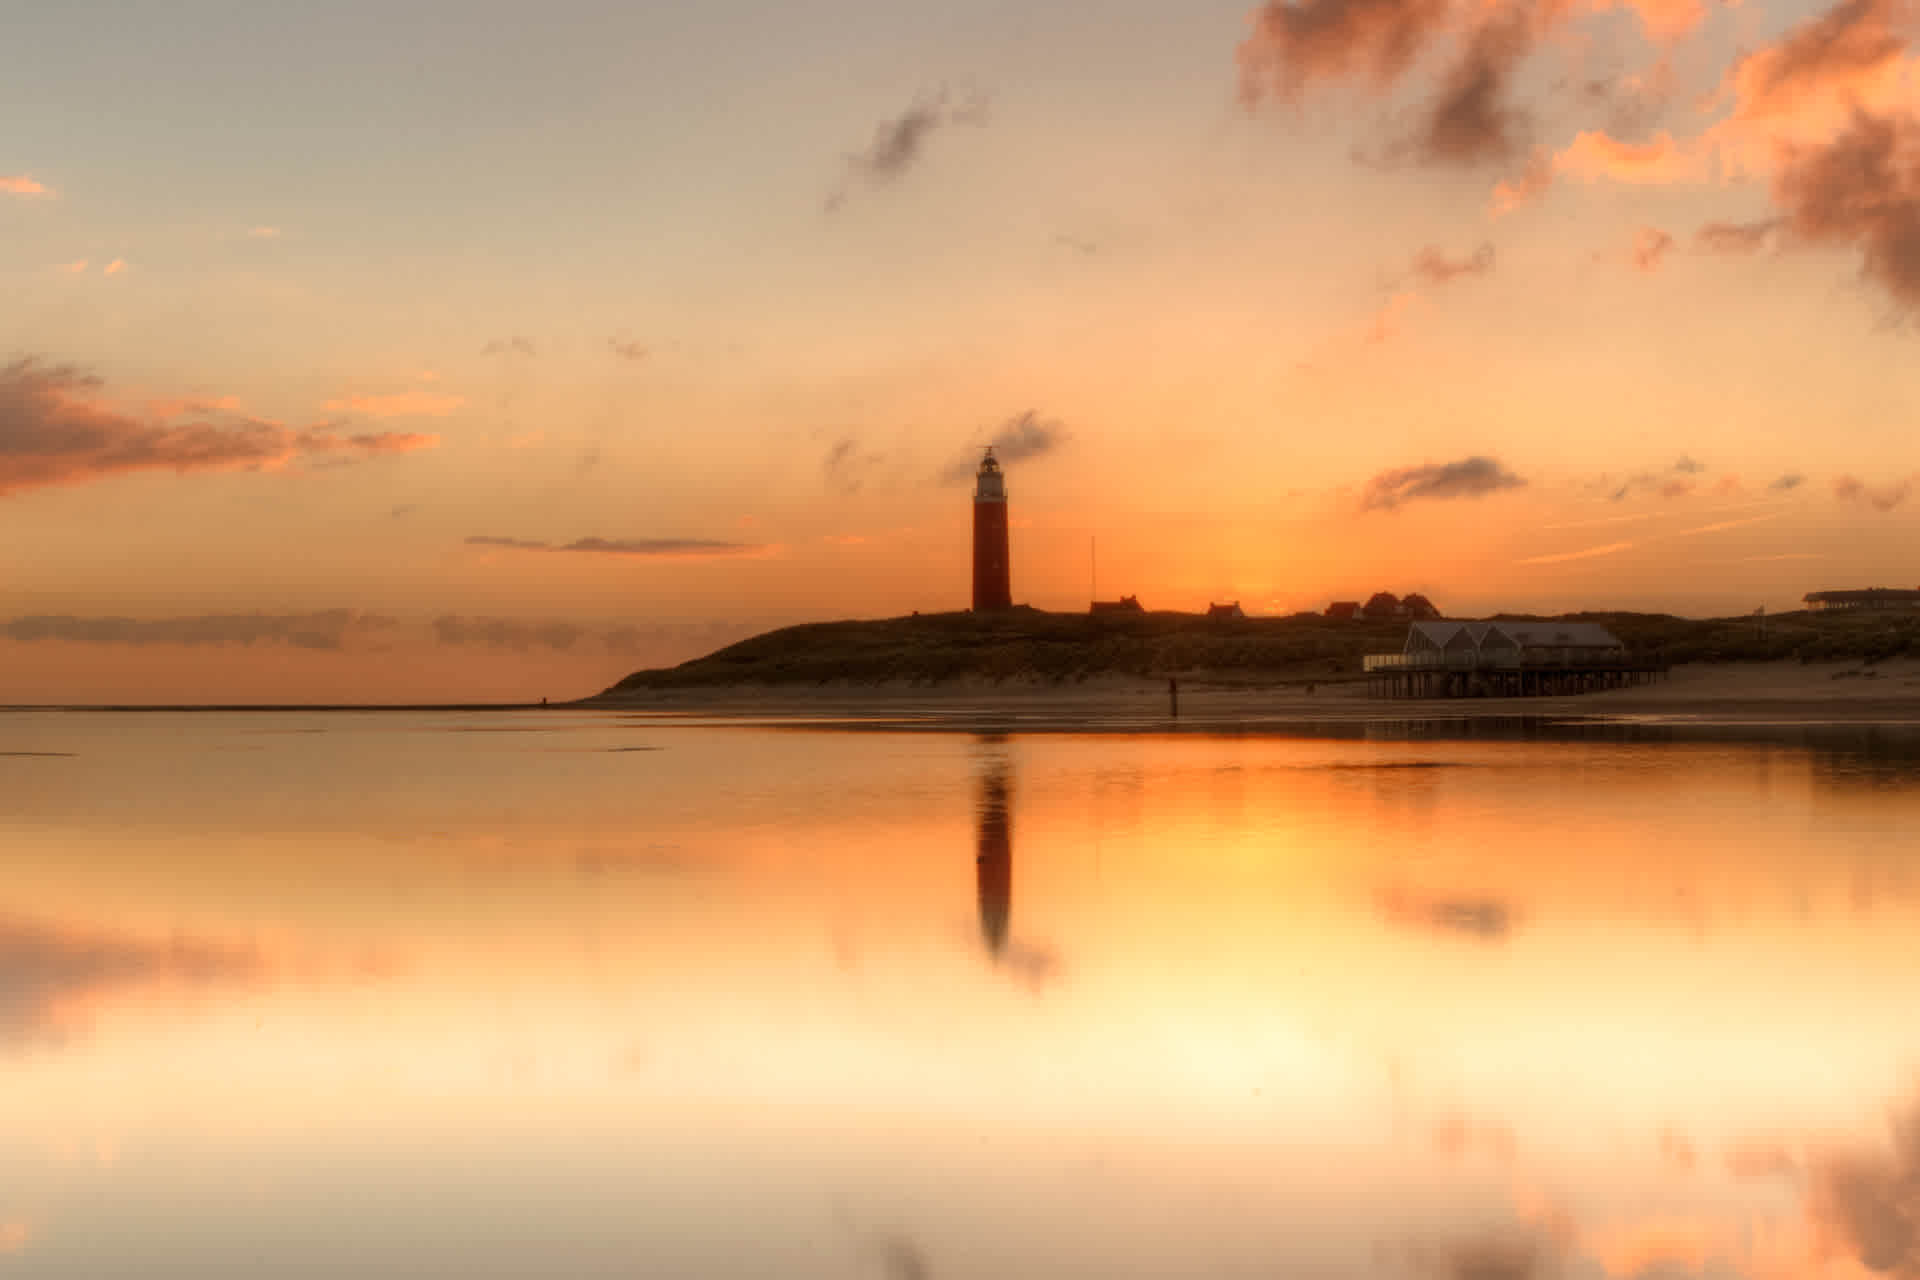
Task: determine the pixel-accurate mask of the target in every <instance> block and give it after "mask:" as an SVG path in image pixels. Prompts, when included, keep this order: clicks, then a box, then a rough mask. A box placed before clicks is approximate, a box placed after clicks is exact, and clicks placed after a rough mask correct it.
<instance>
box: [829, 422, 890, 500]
mask: <svg viewBox="0 0 1920 1280" xmlns="http://www.w3.org/2000/svg"><path fill="white" fill-rule="evenodd" d="M885 461H886V458H885V456H884V455H882V454H878V453H866V452H863V451H862V450H861V448H860V442H859V441H858V440H855V439H854V438H853V437H852V436H847V437H845V438H843V439H840V440H836V441H835V442H834V445H833V447H832V448H831V449H828V450H827V456H826V457H825V458H824V459H822V460H821V463H820V470H821V473H822V474H823V475H824V476H825V477H826V481H827V487H828V488H830V489H832V490H833V491H834V492H835V493H838V494H840V495H842V496H843V497H852V496H853V495H854V494H856V493H858V492H860V490H861V489H862V488H863V487H864V486H865V485H866V483H867V479H868V477H869V476H870V475H871V474H872V472H873V469H874V468H875V467H878V466H879V465H881V464H882V463H883V462H885Z"/></svg>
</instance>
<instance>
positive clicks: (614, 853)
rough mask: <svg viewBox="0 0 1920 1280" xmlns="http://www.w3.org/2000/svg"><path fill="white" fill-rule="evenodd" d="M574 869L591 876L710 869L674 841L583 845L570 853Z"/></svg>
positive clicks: (689, 873) (696, 872) (681, 873)
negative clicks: (583, 846)
mask: <svg viewBox="0 0 1920 1280" xmlns="http://www.w3.org/2000/svg"><path fill="white" fill-rule="evenodd" d="M573 865H574V869H575V870H576V871H578V872H579V873H580V874H581V875H582V876H584V877H587V878H589V879H593V878H596V877H599V876H609V875H623V874H624V875H644V876H692V875H699V874H700V873H702V872H705V871H710V870H712V869H713V864H712V863H711V862H708V861H704V860H702V859H700V858H696V857H694V856H693V855H692V854H690V853H688V852H687V851H686V850H685V849H683V848H681V847H680V846H679V845H677V844H647V845H640V846H638V847H635V848H587V849H582V850H580V852H579V853H578V854H576V855H575V856H574V860H573Z"/></svg>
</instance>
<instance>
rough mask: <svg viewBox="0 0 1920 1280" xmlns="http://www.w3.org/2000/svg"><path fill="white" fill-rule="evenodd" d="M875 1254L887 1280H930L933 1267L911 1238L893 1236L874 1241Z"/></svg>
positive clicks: (923, 1251)
mask: <svg viewBox="0 0 1920 1280" xmlns="http://www.w3.org/2000/svg"><path fill="white" fill-rule="evenodd" d="M873 1254H874V1259H875V1261H876V1262H878V1263H879V1266H880V1269H881V1271H882V1272H883V1273H885V1275H886V1276H887V1280H928V1278H929V1277H930V1276H932V1275H933V1267H932V1266H931V1265H930V1264H929V1263H928V1262H927V1255H926V1251H925V1250H923V1249H922V1248H921V1247H920V1246H919V1245H918V1244H917V1243H915V1242H914V1241H913V1239H912V1238H911V1237H908V1236H903V1235H891V1236H886V1237H884V1238H882V1239H879V1240H876V1241H874V1244H873Z"/></svg>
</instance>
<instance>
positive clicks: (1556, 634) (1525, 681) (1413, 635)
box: [1365, 619, 1659, 698]
mask: <svg viewBox="0 0 1920 1280" xmlns="http://www.w3.org/2000/svg"><path fill="white" fill-rule="evenodd" d="M1365 666H1366V673H1367V692H1368V694H1369V695H1371V696H1374V697H1384V698H1451V697H1520V696H1525V695H1529V694H1567V693H1586V692H1588V691H1590V690H1594V689H1612V688H1618V687H1621V686H1622V685H1627V684H1637V683H1641V682H1642V681H1643V680H1644V679H1650V678H1651V676H1652V675H1653V674H1654V673H1657V671H1658V670H1659V669H1658V668H1657V667H1655V666H1653V665H1652V664H1636V663H1634V662H1633V661H1632V660H1631V659H1629V657H1628V655H1627V649H1626V646H1625V645H1624V644H1622V643H1621V642H1620V638H1619V637H1618V636H1616V635H1614V634H1613V632H1611V631H1609V630H1607V628H1605V627H1603V626H1601V625H1600V624H1599V623H1597V622H1561V621H1555V620H1551V619H1549V620H1547V621H1539V622H1536V621H1529V620H1513V621H1498V622H1456V621H1445V620H1435V621H1422V622H1415V623H1412V624H1411V625H1410V626H1409V627H1408V628H1407V639H1406V643H1405V645H1403V646H1402V648H1401V650H1400V652H1399V653H1375V654H1368V655H1367V658H1366V663H1365Z"/></svg>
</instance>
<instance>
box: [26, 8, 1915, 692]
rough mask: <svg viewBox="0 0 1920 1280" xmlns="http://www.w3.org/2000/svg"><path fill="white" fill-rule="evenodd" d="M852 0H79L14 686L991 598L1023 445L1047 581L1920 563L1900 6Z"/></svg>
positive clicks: (1105, 588)
mask: <svg viewBox="0 0 1920 1280" xmlns="http://www.w3.org/2000/svg"><path fill="white" fill-rule="evenodd" d="M828 7H829V9H830V10H831V13H820V14H815V13H812V12H811V11H809V13H808V14H805V15H803V14H797V13H790V12H787V11H786V9H785V8H784V7H781V6H770V5H769V6H761V5H757V4H756V5H750V6H749V8H751V9H752V10H753V11H754V12H755V14H756V15H757V25H754V24H749V25H748V26H747V27H742V26H741V25H740V24H739V23H738V22H736V21H735V20H734V18H724V17H722V16H721V15H716V14H706V15H702V14H694V15H682V16H678V17H664V16H661V15H657V14H648V13H636V12H627V11H625V10H620V9H615V8H612V7H604V6H601V5H598V4H593V3H586V2H585V0H566V2H564V3H562V4H560V5H559V6H557V7H556V8H555V9H554V11H553V13H552V14H551V15H549V21H548V22H547V23H546V24H544V25H543V26H542V27H541V28H540V30H539V31H537V32H532V33H529V32H527V31H525V30H523V29H522V26H521V24H519V23H517V22H509V21H508V17H509V14H508V11H506V10H505V9H504V8H503V7H500V6H497V5H494V4H492V3H487V4H482V5H479V6H477V7H476V6H463V7H459V8H457V9H456V8H453V7H451V6H438V5H425V6H421V7H419V8H418V9H417V10H416V11H413V12H410V13H409V15H408V16H407V17H406V19H405V20H403V21H392V22H389V21H387V20H386V19H383V18H382V17H380V15H378V14H377V13H376V12H375V10H374V9H373V8H372V7H371V6H363V5H358V4H347V5H343V6H339V7H338V9H337V11H334V12H329V13H327V14H324V15H320V14H306V15H280V16H277V17H275V18H273V19H272V20H265V19H263V20H262V21H260V22H258V23H250V24H241V23H238V22H237V21H236V20H235V19H234V18H233V16H232V15H231V13H229V12H227V11H226V10H224V9H221V8H219V7H217V6H214V5H211V4H201V3H198V2H197V0H196V2H194V3H189V4H187V5H185V6H183V7H180V8H179V9H177V10H170V11H169V13H168V15H166V16H165V17H164V18H162V17H160V16H157V15H148V16H143V17H139V18H135V19H130V20H129V21H128V22H127V23H125V24H122V25H119V26H116V27H115V28H114V29H112V30H105V31H103V30H100V29H99V28H98V24H95V23H89V22H87V21H85V20H84V17H83V16H81V15H76V14H66V13H61V12H52V11H48V12H44V13H40V14H36V15H34V16H33V17H32V18H30V19H28V20H27V26H28V28H29V30H28V31H27V32H26V33H25V34H26V35H27V36H29V37H31V38H32V39H33V40H34V42H35V47H36V48H39V49H41V50H42V51H43V54H42V56H41V57H40V58H38V59H36V65H35V66H33V67H30V68H27V69H25V70H24V72H23V78H22V80H21V91H20V94H19V98H20V103H21V104H22V105H21V108H20V109H19V110H18V111H17V112H15V113H14V116H13V120H12V122H13V124H14V125H15V128H14V129H13V130H12V131H11V138H10V139H9V141H8V142H7V143H6V144H5V145H4V146H3V147H0V291H3V292H4V294H5V296H6V297H7V298H8V300H9V302H8V306H7V307H5V308H3V309H0V516H3V517H4V519H5V527H6V528H7V530H8V532H9V537H8V539H7V545H8V546H9V547H10V548H11V554H10V556H9V557H8V563H7V573H6V576H5V580H4V585H3V586H0V650H3V651H4V655H3V656H4V657H5V659H6V661H5V662H4V664H0V668H3V669H4V674H0V700H7V701H60V700H98V699H123V698H125V699H134V698H137V699H139V700H161V701H166V700H200V699H206V698H220V697H222V696H223V693H224V692H225V691H231V696H233V697H234V698H235V699H237V700H238V699H246V700H254V699H261V698H265V699H273V698H287V699H307V698H327V699H333V698H342V697H344V698H354V697H366V698H371V699H380V700H385V699H392V698H408V697H423V698H460V697H475V698H481V697H509V696H511V697H537V696H541V695H543V694H546V695H551V696H571V695H575V694H579V693H584V692H588V691H590V690H591V689H593V688H597V687H599V686H600V685H603V684H605V683H607V682H609V681H610V680H612V679H614V678H617V677H618V676H619V675H620V674H623V673H624V672H625V671H627V670H630V669H632V668H633V667H635V666H639V665H648V664H653V663H660V662H667V661H673V660H677V659H680V658H684V657H687V656H691V655H693V654H695V653H698V652H702V651H704V650H705V649H707V648H711V647H712V646H713V645H714V644H717V643H722V642H724V641H726V640H729V639H732V638H736V637H737V636H740V635H744V634H749V633H751V632H752V631H754V630H758V629H761V628H764V627H767V626H771V625H775V624H778V623H782V622H788V621H797V620H803V619H813V618H823V617H838V616H848V615H869V616H871V615H884V614H893V613H904V612H907V611H909V610H912V609H922V610H932V609H946V608H955V607H963V606H964V605H965V603H966V599H967V594H966V592H967V581H968V579H967V574H966V564H965V556H966V547H967V539H966V522H967V518H968V510H967V498H966V488H965V484H964V481H962V482H960V483H955V482H954V481H953V479H952V476H951V474H950V473H951V471H952V469H953V468H954V466H955V464H956V463H957V462H958V463H961V464H963V469H964V462H965V459H967V458H968V457H969V456H971V455H970V451H971V450H972V449H974V447H975V446H978V445H980V444H982V443H985V442H987V441H989V440H994V439H1000V440H1001V441H1002V442H1003V443H1005V444H1008V445H1010V446H1011V447H1010V448H1008V449H1007V450H1006V453H1007V454H1008V484H1009V488H1010V491H1011V494H1012V501H1013V516H1014V591H1015V598H1016V599H1019V600H1025V601H1029V602H1031V603H1033V604H1036V605H1040V606H1042V607H1047V608H1060V609H1077V608H1081V607H1084V604H1085V601H1086V599H1087V595H1088V591H1089V586H1090V582H1089V567H1090V566H1089V550H1090V548H1091V546H1092V544H1093V543H1094V542H1095V540H1097V542H1098V547H1099V555H1098V563H1099V589H1100V591H1101V594H1103V595H1113V594H1119V593H1120V592H1123V591H1124V592H1128V593H1134V594H1138V595H1139V596H1140V597H1141V599H1142V600H1143V601H1144V602H1145V603H1147V604H1148V605H1149V606H1150V607H1167V608H1186V609H1192V608H1198V607H1201V606H1203V605H1204V604H1205V603H1207V602H1208V601H1209V600H1214V599H1239V600H1241V601H1242V602H1243V604H1245V605H1246V606H1247V607H1248V608H1249V610H1250V611H1253V612H1291V611H1293V610H1296V609H1300V608H1312V609H1318V608H1321V607H1323V606H1324V605H1325V604H1326V602H1327V601H1328V600H1329V599H1330V598H1335V597H1338V598H1354V597H1360V598H1364V596H1365V595H1367V594H1369V593H1371V592H1372V591H1374V590H1381V589H1385V590H1392V591H1396V592H1404V591H1408V590H1420V591H1423V592H1425V593H1426V594H1428V595H1429V596H1431V597H1432V598H1433V599H1435V600H1436V601H1437V602H1438V603H1439V604H1440V605H1441V606H1442V607H1443V608H1445V609H1447V610H1449V611H1452V612H1457V613H1469V614H1470V613H1479V612H1487V611H1492V610H1496V609H1529V610H1543V611H1544V610H1558V609H1570V608H1638V609H1662V610H1671V611H1676V612H1684V613H1692V614H1713V613H1731V612H1745V611H1750V610H1752V609H1753V608H1755V607H1757V606H1762V605H1764V606H1766V607H1767V608H1769V609H1772V610H1778V609H1784V608H1790V607H1793V606H1794V605H1795V604H1796V602H1797V601H1798V600H1799V598H1800V596H1801V595H1802V594H1803V593H1804V592H1806V591H1808V590H1814V589H1820V588H1824V587H1844V586H1869V585H1886V586H1913V585H1915V584H1916V583H1920V566H1916V564H1915V562H1914V561H1913V560H1912V558H1911V555H1910V552H1909V550H1908V549H1909V548H1910V547H1911V546H1912V545H1913V540H1914V537H1915V535H1916V534H1917V533H1920V529H1917V528H1916V527H1915V517H1914V509H1915V508H1914V504H1912V503H1911V502H1910V501H1909V495H1910V493H1911V490H1912V486H1913V483H1914V480H1915V478H1916V476H1920V470H1917V469H1916V468H1920V460H1916V458H1915V456H1914V452H1913V449H1912V446H1911V444H1910V437H1911V434H1912V423H1913V421H1914V419H1915V412H1916V409H1920V373H1917V372H1916V370H1920V360H1916V359H1915V348H1914V335H1913V332H1912V322H1913V320H1914V317H1915V314H1916V308H1920V70H1917V68H1920V51H1916V48H1915V45H1914V40H1915V38H1916V25H1915V24H1916V18H1915V13H1914V10H1913V7H1912V5H1911V4H1910V3H1904V2H1901V0H1850V2H1849V3H1843V4H1840V5H1837V6H1835V7H1833V8H1830V9H1823V8H1820V7H1817V6H1795V5H1786V4H1778V3H1768V2H1767V0H1747V2H1746V3H1744V4H1740V5H1737V6H1735V5H1723V4H1718V3H1705V2H1701V3H1692V2H1690V0H1642V2H1641V3H1636V4H1631V5H1626V6H1619V5H1610V4H1605V3H1586V2H1585V0H1582V2H1580V3H1564V4H1551V5H1548V4H1530V3H1521V2H1519V0H1508V2H1507V3H1486V4H1481V3H1467V2H1466V0H1454V2H1451V3H1450V2H1448V0H1309V2H1307V3H1302V4H1297V5H1291V6H1290V5H1284V4H1279V3H1272V4H1268V5H1265V6H1261V7H1253V6H1250V5H1249V4H1248V3H1247V2H1246V0H1232V2H1227V0H1218V2H1209V3H1203V4H1200V5H1194V6H1164V5H1163V6H1154V5H1150V4H1148V3H1146V0H1123V3H1121V4H1120V5H1119V6H1118V7H1117V8H1116V9H1114V10H1113V11H1112V12H1108V11H1104V10H1103V11H1102V12H1101V13H1099V14H1094V13H1091V12H1088V13H1078V12H1073V13H1069V12H1060V13H1041V14H1027V15H1023V16H1020V17H1019V18H1017V19H1010V18H1009V17H1008V16H1007V15H1006V14H1005V13H1002V12H1000V11H998V10H995V9H992V8H989V7H987V6H968V5H961V6H957V7H955V6H943V7H939V8H935V7H932V6H908V7H905V8H901V7H897V6H896V7H883V6H878V5H876V4H874V3H872V0H834V3H832V4H830V5H829V6H828ZM737 17H738V15H735V18H737ZM376 29H377V30H378V31H379V35H380V38H379V39H378V40H372V39H369V38H368V37H369V36H370V34H371V33H372V32H373V31H374V30H376ZM743 29H750V30H752V31H753V32H754V35H753V36H752V38H750V39H744V40H743V39H742V38H741V37H740V31H741V30H743ZM288 47H302V48H309V49H312V50H314V51H316V56H319V55H324V56H326V57H330V58H333V59H335V61H336V63H337V65H339V66H342V67H347V68H350V69H351V71H352V75H353V78H354V80H355V82H356V83H357V84H359V85H360V86H361V87H362V91H361V92H360V93H357V94H356V95H354V96H353V101H352V102H350V103H342V101H341V100H340V95H339V94H338V92H337V84H336V83H335V82H334V80H333V79H331V78H329V77H326V76H321V75H319V74H318V72H317V71H314V70H311V69H308V68H305V67H300V68H288V67H287V66H285V65H284V62H283V60H281V59H280V58H279V57H278V55H277V53H275V54H273V55H272V56H269V51H277V50H281V49H284V48H288ZM316 65H317V64H316ZM162 66H165V67H168V68H170V70H169V71H168V73H167V74H165V75H163V74H161V72H160V70H159V68H160V67H162ZM185 85H192V86H194V87H193V88H191V89H188V88H185V87H183V86H185ZM316 615H326V616H327V617H329V618H332V619H334V620H333V621H328V622H323V623H321V624H318V625H314V624H312V621H311V620H312V619H313V617H314V616H316ZM342 618H345V619H346V620H345V621H341V620H340V619H342ZM49 619H55V620H60V621H48V620H49ZM196 619H199V620H201V621H200V623H199V624H198V626H197V627H196V626H195V625H194V623H193V620H196ZM246 619H251V621H248V620H246ZM114 620H119V621H118V622H115V621H114ZM209 620H210V621H209ZM303 620H304V621H303ZM187 635H191V636H193V637H194V639H193V641H192V642H191V643H188V642H186V641H185V640H184V639H183V638H182V637H183V636H187Z"/></svg>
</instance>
